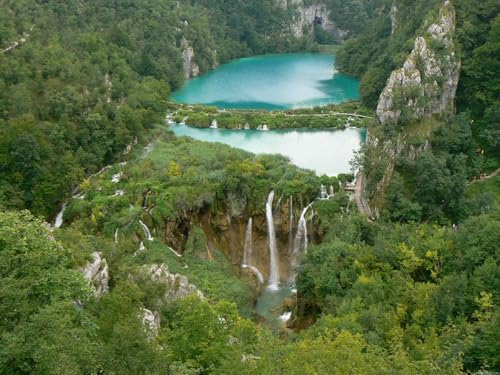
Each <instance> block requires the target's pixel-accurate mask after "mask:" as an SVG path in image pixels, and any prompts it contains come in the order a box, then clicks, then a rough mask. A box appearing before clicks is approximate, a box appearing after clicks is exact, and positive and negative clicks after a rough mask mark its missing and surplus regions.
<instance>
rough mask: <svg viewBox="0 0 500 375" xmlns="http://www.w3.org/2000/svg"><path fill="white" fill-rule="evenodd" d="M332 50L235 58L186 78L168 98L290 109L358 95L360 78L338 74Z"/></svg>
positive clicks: (245, 107) (220, 105)
mask: <svg viewBox="0 0 500 375" xmlns="http://www.w3.org/2000/svg"><path fill="white" fill-rule="evenodd" d="M334 62H335V56H334V55H331V54H312V53H301V54H285V55H264V56H256V57H249V58H244V59H239V60H236V61H233V62H230V63H228V64H224V65H221V66H220V67H218V68H217V69H215V70H214V71H212V72H210V73H207V74H204V75H202V76H200V77H198V78H193V79H190V80H189V81H188V82H186V84H185V85H184V86H183V87H182V88H181V89H180V90H178V91H176V92H174V93H173V94H172V97H171V99H172V100H174V101H176V102H179V103H186V104H206V105H214V106H217V107H219V108H227V109H238V108H239V109H249V108H251V109H266V110H273V109H290V108H304V107H311V106H320V105H327V104H338V103H341V102H343V101H346V100H352V99H358V98H359V80H357V79H356V78H353V77H350V76H347V75H345V74H342V73H339V72H337V71H336V70H335V68H334Z"/></svg>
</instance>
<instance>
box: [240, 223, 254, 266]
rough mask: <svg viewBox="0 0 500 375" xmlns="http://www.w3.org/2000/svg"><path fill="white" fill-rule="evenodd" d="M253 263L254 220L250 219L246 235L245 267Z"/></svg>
mask: <svg viewBox="0 0 500 375" xmlns="http://www.w3.org/2000/svg"><path fill="white" fill-rule="evenodd" d="M250 263H252V218H249V219H248V224H247V231H246V234H245V247H244V250H243V265H242V266H244V265H250Z"/></svg>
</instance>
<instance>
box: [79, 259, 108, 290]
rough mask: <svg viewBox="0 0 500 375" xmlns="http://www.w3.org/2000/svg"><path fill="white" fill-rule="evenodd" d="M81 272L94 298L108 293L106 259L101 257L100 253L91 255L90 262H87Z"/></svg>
mask: <svg viewBox="0 0 500 375" xmlns="http://www.w3.org/2000/svg"><path fill="white" fill-rule="evenodd" d="M81 271H82V273H83V276H84V277H85V279H86V280H87V281H88V283H89V284H90V286H91V288H92V290H93V292H94V295H95V296H100V295H101V294H103V293H107V292H108V282H109V268H108V263H107V262H106V259H104V258H103V257H102V254H101V253H99V252H94V253H92V260H91V261H89V262H87V264H86V265H85V267H83V268H82V269H81Z"/></svg>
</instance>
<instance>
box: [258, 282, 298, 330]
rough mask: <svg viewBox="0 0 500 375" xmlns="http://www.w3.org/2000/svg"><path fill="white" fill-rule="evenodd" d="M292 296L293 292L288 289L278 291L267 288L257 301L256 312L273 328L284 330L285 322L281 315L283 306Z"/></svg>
mask: <svg viewBox="0 0 500 375" xmlns="http://www.w3.org/2000/svg"><path fill="white" fill-rule="evenodd" d="M292 295H293V292H292V290H291V289H290V288H288V287H282V288H280V289H277V290H272V289H269V288H266V289H265V290H264V291H263V292H262V293H261V294H260V296H259V298H258V299H257V303H256V305H255V312H256V313H257V315H259V316H261V317H262V318H264V321H265V322H266V323H267V324H268V325H269V326H270V327H271V328H282V326H283V321H281V320H280V315H281V314H282V311H281V306H282V305H283V302H284V301H285V300H286V299H287V298H288V297H290V296H292Z"/></svg>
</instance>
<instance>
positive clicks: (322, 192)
mask: <svg viewBox="0 0 500 375" xmlns="http://www.w3.org/2000/svg"><path fill="white" fill-rule="evenodd" d="M327 197H328V193H327V192H326V186H325V185H321V188H320V192H319V198H320V199H326V198H327Z"/></svg>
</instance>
